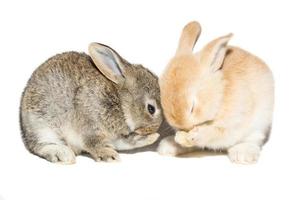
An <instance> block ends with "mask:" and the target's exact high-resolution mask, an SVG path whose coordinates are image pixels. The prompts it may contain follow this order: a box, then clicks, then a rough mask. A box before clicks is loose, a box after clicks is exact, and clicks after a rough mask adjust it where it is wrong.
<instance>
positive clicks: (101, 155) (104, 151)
mask: <svg viewBox="0 0 300 200" xmlns="http://www.w3.org/2000/svg"><path fill="white" fill-rule="evenodd" d="M92 157H93V158H94V159H95V161H97V162H101V161H104V162H114V161H119V160H120V156H119V154H118V152H117V151H116V150H114V149H113V148H112V147H101V148H98V149H97V150H96V151H95V152H94V153H92Z"/></svg>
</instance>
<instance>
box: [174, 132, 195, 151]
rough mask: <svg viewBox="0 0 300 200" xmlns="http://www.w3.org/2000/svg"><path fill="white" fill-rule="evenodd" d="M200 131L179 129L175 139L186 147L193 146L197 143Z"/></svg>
mask: <svg viewBox="0 0 300 200" xmlns="http://www.w3.org/2000/svg"><path fill="white" fill-rule="evenodd" d="M198 139H199V133H197V132H191V131H190V132H184V131H178V132H177V133H176V135H175V141H176V142H177V143H178V144H180V145H182V146H184V147H193V146H196V145H197V141H198Z"/></svg>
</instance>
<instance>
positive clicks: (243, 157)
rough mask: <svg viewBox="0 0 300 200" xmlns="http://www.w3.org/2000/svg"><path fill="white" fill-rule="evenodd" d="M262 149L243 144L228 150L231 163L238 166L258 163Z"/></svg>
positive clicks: (253, 145)
mask: <svg viewBox="0 0 300 200" xmlns="http://www.w3.org/2000/svg"><path fill="white" fill-rule="evenodd" d="M259 153H260V147H259V146H258V145H255V144H249V143H241V144H237V145H235V146H233V147H231V148H230V149H228V156H229V159H230V160H231V162H234V163H237V164H254V163H256V162H257V160H258V157H259Z"/></svg>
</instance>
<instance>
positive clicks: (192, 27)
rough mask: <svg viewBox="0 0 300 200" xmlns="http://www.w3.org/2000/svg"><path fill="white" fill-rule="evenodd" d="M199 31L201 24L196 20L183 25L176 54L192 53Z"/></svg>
mask: <svg viewBox="0 0 300 200" xmlns="http://www.w3.org/2000/svg"><path fill="white" fill-rule="evenodd" d="M200 33H201V26H200V24H199V23H198V22H197V21H192V22H190V23H188V24H187V25H185V27H184V28H183V30H182V33H181V36H180V40H179V45H178V48H177V51H176V55H180V54H190V53H192V52H193V48H194V46H195V44H196V42H197V40H198V37H199V35H200Z"/></svg>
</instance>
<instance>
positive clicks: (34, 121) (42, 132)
mask: <svg viewBox="0 0 300 200" xmlns="http://www.w3.org/2000/svg"><path fill="white" fill-rule="evenodd" d="M28 120H29V121H30V124H31V126H32V129H33V131H34V132H35V133H36V136H37V137H38V141H39V142H40V143H53V144H63V142H62V141H61V140H60V138H59V136H58V135H57V134H56V133H55V131H53V130H52V129H51V128H49V127H48V126H47V124H46V123H45V122H44V120H43V119H41V118H38V117H36V116H35V115H33V114H28Z"/></svg>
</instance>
